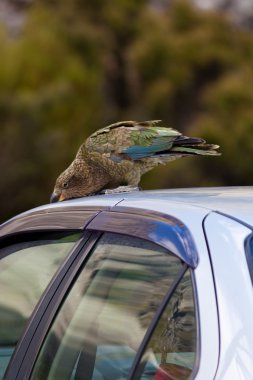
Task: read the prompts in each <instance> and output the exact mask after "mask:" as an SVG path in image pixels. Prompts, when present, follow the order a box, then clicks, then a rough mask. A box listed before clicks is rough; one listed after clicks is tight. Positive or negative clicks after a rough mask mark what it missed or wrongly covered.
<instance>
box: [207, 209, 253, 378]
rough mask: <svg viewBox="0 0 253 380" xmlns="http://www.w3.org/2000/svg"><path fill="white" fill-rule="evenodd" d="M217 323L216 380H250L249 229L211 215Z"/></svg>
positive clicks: (252, 342) (252, 336)
mask: <svg viewBox="0 0 253 380" xmlns="http://www.w3.org/2000/svg"><path fill="white" fill-rule="evenodd" d="M205 230H206V234H207V240H208V245H209V248H210V252H211V260H212V265H213V272H214V280H215V286H216V291H217V303H218V309H219V322H220V342H221V345H220V359H219V367H218V371H217V375H216V377H215V379H217V380H233V379H236V380H237V379H243V380H250V379H252V374H253V360H252V358H253V329H252V321H253V302H252V283H251V279H250V274H249V270H248V267H247V262H246V256H245V246H244V241H245V239H246V238H247V236H249V234H251V233H252V231H251V229H249V228H247V227H246V226H243V225H241V224H240V223H238V222H236V221H234V220H231V219H229V218H227V217H225V216H222V215H218V214H216V213H212V214H211V215H209V216H208V217H207V218H206V220H205Z"/></svg>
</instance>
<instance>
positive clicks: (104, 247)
mask: <svg viewBox="0 0 253 380" xmlns="http://www.w3.org/2000/svg"><path fill="white" fill-rule="evenodd" d="M181 267H182V263H181V261H180V260H179V259H178V258H176V257H175V256H173V255H171V254H169V253H168V252H167V251H166V250H164V249H163V248H161V247H158V246H156V245H155V244H152V243H150V242H146V241H143V240H140V239H137V238H132V237H125V236H122V235H114V234H109V233H108V234H105V235H104V236H103V237H102V239H101V240H100V241H99V243H98V244H97V245H96V247H95V249H94V251H93V253H92V255H91V256H90V259H89V261H88V262H87V264H86V266H85V267H84V268H83V271H82V272H81V274H80V275H79V277H78V278H77V280H76V282H75V284H74V286H73V288H72V290H71V291H70V293H69V294H68V297H67V298H66V300H65V302H64V304H63V306H62V308H61V310H60V311H59V314H58V316H57V317H56V319H55V321H54V323H53V325H52V328H51V330H50V332H49V334H48V336H47V338H46V341H45V344H44V347H43V349H42V351H41V353H40V355H39V358H38V360H37V363H36V366H35V368H34V372H33V375H32V379H33V380H39V379H40V380H42V379H43V380H45V379H51V380H58V379H61V380H64V379H71V380H80V379H85V380H89V379H93V380H106V379H108V380H112V379H113V380H120V379H121V380H122V379H126V378H127V376H128V374H129V370H130V368H131V365H132V362H133V360H134V357H135V354H136V352H137V350H138V348H139V346H140V343H141V341H142V339H143V337H144V335H145V333H146V331H147V328H148V326H149V324H150V322H151V320H152V318H153V316H154V313H155V312H156V310H157V307H158V306H159V304H160V303H161V301H162V299H163V297H164V295H165V294H166V292H167V291H168V288H169V287H170V285H171V283H172V281H173V280H174V279H175V276H176V275H177V273H178V271H179V270H180V269H181Z"/></svg>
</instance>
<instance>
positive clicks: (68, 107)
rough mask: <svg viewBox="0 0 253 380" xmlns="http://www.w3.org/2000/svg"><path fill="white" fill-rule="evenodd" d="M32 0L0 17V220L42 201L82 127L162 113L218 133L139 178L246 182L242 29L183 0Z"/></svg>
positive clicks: (252, 48) (248, 103)
mask: <svg viewBox="0 0 253 380" xmlns="http://www.w3.org/2000/svg"><path fill="white" fill-rule="evenodd" d="M155 5H156V2H155V1H153V2H150V1H147V0H138V1H135V0H117V1H109V0H93V1H88V0H72V1H67V0H54V1H52V0H47V1H46V0H44V1H36V2H33V3H32V5H30V6H29V7H27V8H26V10H25V19H24V22H23V24H22V27H21V28H20V29H19V30H18V32H15V33H11V31H10V30H9V29H8V28H6V26H5V25H4V23H2V25H1V24H0V141H1V159H0V172H1V173H2V178H1V183H0V206H1V208H0V209H1V220H4V219H6V218H8V217H10V216H12V215H14V214H16V213H17V212H20V211H23V210H26V209H28V208H31V207H34V206H36V205H39V204H42V203H47V202H48V200H49V197H50V193H51V192H52V189H53V186H54V182H55V178H56V177H57V176H58V174H59V173H60V172H61V171H62V170H63V169H65V167H66V166H67V165H68V164H69V163H70V162H71V160H72V159H73V157H74V155H75V153H76V151H77V148H78V147H79V145H80V144H81V143H82V142H83V141H84V139H85V138H86V137H87V136H88V135H89V134H90V133H91V132H93V131H94V130H96V129H98V128H100V127H102V126H104V125H106V124H109V123H111V122H115V121H118V120H129V119H132V120H145V119H146V120H147V119H162V120H163V121H164V124H165V125H168V126H172V127H174V128H176V129H179V130H180V131H181V132H183V133H185V134H189V135H196V136H201V137H203V138H206V139H207V140H208V141H210V142H213V143H218V144H220V145H221V151H222V156H221V157H219V158H212V157H211V158H190V159H183V160H179V161H177V162H175V163H172V164H171V165H170V166H167V167H162V168H159V169H156V170H155V171H153V172H151V173H150V174H147V175H146V176H145V177H144V179H143V182H142V186H143V188H145V189H148V188H161V187H181V186H213V185H214V186H216V185H252V182H253V179H252V177H253V174H252V161H251V160H252V152H253V107H252V104H253V86H252V82H253V65H252V63H253V34H252V31H250V30H247V29H244V28H243V27H242V26H240V27H238V26H236V25H234V24H233V23H232V22H231V21H230V20H228V19H227V18H226V16H225V15H224V14H223V15H222V14H221V13H217V12H214V11H208V12H207V11H203V10H199V9H197V8H196V7H194V6H193V5H191V3H190V2H188V1H186V0H184V1H183V0H182V1H181V0H174V1H171V2H169V5H166V3H165V5H164V6H163V7H158V6H155Z"/></svg>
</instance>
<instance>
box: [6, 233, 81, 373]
mask: <svg viewBox="0 0 253 380" xmlns="http://www.w3.org/2000/svg"><path fill="white" fill-rule="evenodd" d="M79 237H80V233H75V234H74V233H67V234H66V233H62V232H61V233H48V234H45V233H43V234H37V236H36V237H35V236H34V237H31V236H30V237H29V238H28V236H26V237H24V236H16V237H13V238H12V240H13V241H14V239H15V241H16V242H15V243H13V244H11V245H10V244H7V245H6V243H5V245H4V246H3V245H2V248H1V249H0V258H1V260H0V289H1V292H0V379H2V378H3V375H4V372H5V370H6V367H7V365H8V363H9V360H10V358H11V355H12V353H13V351H14V349H15V346H16V344H17V342H18V340H19V338H20V336H21V334H22V332H23V330H24V327H25V325H26V323H27V320H28V319H29V317H30V315H31V313H32V311H33V309H34V307H35V305H36V303H37V302H38V300H39V298H40V297H41V295H42V293H43V291H44V290H45V288H46V286H47V285H48V283H49V281H50V280H51V278H52V276H53V274H54V273H55V271H56V270H57V268H58V267H59V265H60V264H61V263H62V261H63V259H64V258H65V257H66V255H67V254H68V253H69V252H70V250H71V248H72V247H73V246H74V244H75V242H76V241H77V240H78V239H79Z"/></svg>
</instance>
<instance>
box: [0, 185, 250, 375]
mask: <svg viewBox="0 0 253 380" xmlns="http://www.w3.org/2000/svg"><path fill="white" fill-rule="evenodd" d="M252 227H253V188H251V187H244V188H240V187H238V188H203V189H201V188H198V189H180V190H160V191H144V192H142V191H140V192H132V193H126V194H114V195H101V196H91V197H86V198H81V199H76V200H72V201H66V202H60V203H57V204H51V205H46V206H43V207H40V208H37V209H34V210H31V211H29V212H26V213H24V214H21V215H19V216H17V217H15V218H13V219H12V220H10V221H8V222H6V223H4V224H3V225H2V226H1V228H0V379H4V380H28V379H31V380H123V379H125V380H126V379H128V380H133V379H135V380H137V379H141V380H151V379H152V380H183V379H196V380H211V379H217V380H237V379H243V380H252V379H253V289H252V280H253V238H252V237H253V235H252Z"/></svg>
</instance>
